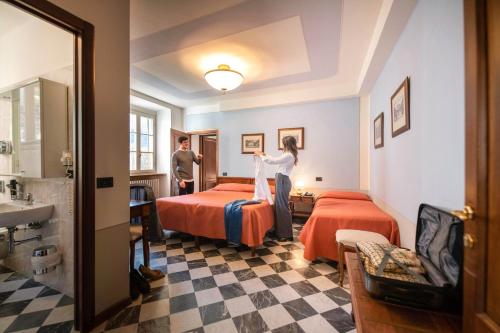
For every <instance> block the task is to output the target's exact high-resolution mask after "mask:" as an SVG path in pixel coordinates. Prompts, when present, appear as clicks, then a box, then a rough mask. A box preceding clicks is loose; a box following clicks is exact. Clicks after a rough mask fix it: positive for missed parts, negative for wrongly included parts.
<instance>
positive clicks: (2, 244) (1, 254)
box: [0, 228, 9, 259]
mask: <svg viewBox="0 0 500 333" xmlns="http://www.w3.org/2000/svg"><path fill="white" fill-rule="evenodd" d="M8 255H9V231H8V230H7V228H0V259H4V258H7V256H8Z"/></svg>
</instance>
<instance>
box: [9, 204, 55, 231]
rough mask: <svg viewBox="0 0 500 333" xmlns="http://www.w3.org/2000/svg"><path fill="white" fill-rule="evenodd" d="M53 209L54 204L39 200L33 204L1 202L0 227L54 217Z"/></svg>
mask: <svg viewBox="0 0 500 333" xmlns="http://www.w3.org/2000/svg"><path fill="white" fill-rule="evenodd" d="M53 210H54V206H53V205H47V204H43V203H39V202H34V203H33V204H32V205H26V204H24V203H23V202H5V203H0V228H6V227H15V226H16V225H20V224H28V223H32V222H42V221H46V220H48V219H50V218H51V217H52V211H53Z"/></svg>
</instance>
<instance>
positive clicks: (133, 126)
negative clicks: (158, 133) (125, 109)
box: [130, 110, 156, 173]
mask: <svg viewBox="0 0 500 333" xmlns="http://www.w3.org/2000/svg"><path fill="white" fill-rule="evenodd" d="M155 123H156V116H155V115H153V114H149V113H145V112H140V111H136V110H133V111H131V112H130V172H132V173H136V172H154V171H155V167H156V156H155V148H156V147H155Z"/></svg>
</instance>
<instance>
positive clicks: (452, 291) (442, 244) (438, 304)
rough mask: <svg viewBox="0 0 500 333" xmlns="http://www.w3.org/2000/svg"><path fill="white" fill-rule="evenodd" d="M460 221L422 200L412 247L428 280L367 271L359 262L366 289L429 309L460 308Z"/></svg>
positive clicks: (376, 294)
mask: <svg viewBox="0 0 500 333" xmlns="http://www.w3.org/2000/svg"><path fill="white" fill-rule="evenodd" d="M463 233H464V227H463V222H462V221H461V220H460V219H459V218H457V217H456V216H454V215H452V214H451V213H449V212H447V211H444V210H442V209H439V208H436V207H433V206H430V205H427V204H421V205H420V207H419V210H418V221H417V234H416V241H415V243H416V244H415V251H416V253H417V257H418V258H419V259H420V260H421V262H422V265H423V266H424V268H425V270H426V274H425V278H426V280H427V281H428V282H429V284H420V283H411V282H406V281H401V280H395V279H389V278H386V277H382V276H377V275H372V274H369V273H368V272H367V271H366V270H365V267H364V265H363V263H362V257H361V256H359V249H358V256H359V258H360V260H359V262H360V264H361V271H362V272H363V278H364V284H365V288H366V290H367V291H368V293H369V294H370V295H371V296H372V297H375V298H378V299H381V300H384V301H387V302H391V303H397V304H401V305H406V306H412V307H419V308H425V309H429V310H448V311H459V310H460V309H461V305H462V276H463V252H464V247H463Z"/></svg>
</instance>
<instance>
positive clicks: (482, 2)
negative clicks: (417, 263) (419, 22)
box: [463, 0, 500, 332]
mask: <svg viewBox="0 0 500 333" xmlns="http://www.w3.org/2000/svg"><path fill="white" fill-rule="evenodd" d="M488 1H489V0H465V1H464V31H465V120H466V121H465V124H466V127H465V131H466V132H465V140H466V141H465V142H466V146H465V179H466V186H465V200H466V205H468V206H470V207H472V208H473V211H474V216H473V217H472V218H471V219H470V220H467V221H465V223H464V232H465V235H466V236H468V237H471V238H470V239H471V240H472V242H473V243H472V244H471V242H470V241H469V247H465V251H464V293H463V299H464V302H463V304H464V305H463V331H464V332H496V331H498V330H499V329H500V328H499V327H498V325H497V324H496V323H495V322H493V320H491V318H490V317H489V316H488V314H487V312H486V310H487V309H486V300H487V298H486V295H487V289H486V283H487V271H486V269H487V259H488V257H487V255H488V251H487V248H488V244H487V241H488V230H487V229H488V218H489V216H488V198H489V193H488V173H489V170H488V168H489V153H488V149H489V147H488V141H489V135H490V133H489V129H488V127H489V123H488V113H489V108H490V106H489V103H488V99H489V94H490V93H489V90H490V89H491V87H489V84H488V81H489V78H488V76H489V68H488V33H487V31H488V19H490V18H489V17H488V11H487V5H488ZM490 38H491V37H490Z"/></svg>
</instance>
